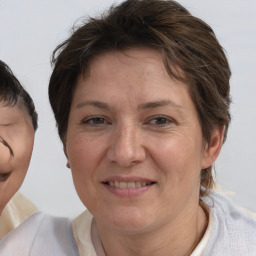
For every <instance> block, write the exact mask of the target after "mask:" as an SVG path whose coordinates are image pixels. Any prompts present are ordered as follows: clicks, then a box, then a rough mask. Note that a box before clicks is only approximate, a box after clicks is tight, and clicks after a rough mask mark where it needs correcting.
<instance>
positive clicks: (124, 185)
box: [107, 181, 151, 188]
mask: <svg viewBox="0 0 256 256" xmlns="http://www.w3.org/2000/svg"><path fill="white" fill-rule="evenodd" d="M107 184H108V185H109V186H110V187H115V188H140V187H145V186H147V185H150V184H151V182H145V181H142V182H140V181H135V182H133V181H131V182H124V181H121V182H119V181H109V182H107Z"/></svg>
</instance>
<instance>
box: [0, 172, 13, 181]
mask: <svg viewBox="0 0 256 256" xmlns="http://www.w3.org/2000/svg"><path fill="white" fill-rule="evenodd" d="M10 175H11V172H8V173H0V182H3V181H6V180H7V179H8V178H9V177H10Z"/></svg>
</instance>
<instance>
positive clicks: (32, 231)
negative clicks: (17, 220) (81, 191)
mask: <svg viewBox="0 0 256 256" xmlns="http://www.w3.org/2000/svg"><path fill="white" fill-rule="evenodd" d="M78 255H79V254H78V251H77V247H76V243H75V239H74V237H73V231H72V224H71V221H70V220H69V219H67V218H57V217H52V216H49V215H47V214H44V213H41V212H37V213H34V214H33V215H31V216H30V217H28V218H27V219H25V220H24V221H23V222H22V223H21V224H20V225H19V226H18V227H17V228H15V229H14V230H12V231H11V232H9V233H8V234H7V235H6V236H5V237H4V238H3V239H2V240H1V241H0V256H78Z"/></svg>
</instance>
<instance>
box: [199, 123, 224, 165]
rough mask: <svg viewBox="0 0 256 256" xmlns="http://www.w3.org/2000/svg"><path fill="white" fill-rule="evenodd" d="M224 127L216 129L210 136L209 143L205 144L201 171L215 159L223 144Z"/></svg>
mask: <svg viewBox="0 0 256 256" xmlns="http://www.w3.org/2000/svg"><path fill="white" fill-rule="evenodd" d="M224 130H225V127H224V126H220V127H218V128H216V129H215V130H214V131H213V133H212V136H211V141H210V142H209V143H206V145H205V148H204V155H203V160H202V164H201V169H206V168H208V167H209V166H211V165H212V164H213V163H214V162H215V160H216V159H217V157H218V155H219V153H220V150H221V148H222V144H223V136H224Z"/></svg>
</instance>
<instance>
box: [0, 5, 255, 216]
mask: <svg viewBox="0 0 256 256" xmlns="http://www.w3.org/2000/svg"><path fill="white" fill-rule="evenodd" d="M116 2H120V1H116ZM179 2H180V3H181V4H183V5H184V6H185V7H187V8H188V9H189V10H190V12H191V13H192V14H193V15H195V16H198V17H199V18H201V19H203V20H204V21H206V22H207V23H208V24H209V25H210V26H211V27H212V28H213V29H214V31H215V33H216V35H217V38H218V39H219V41H220V43H221V44H222V46H223V47H224V49H225V50H226V52H227V56H228V59H229V62H230V66H231V69H232V79H231V94H232V98H233V103H232V106H231V113H232V124H231V127H230V130H229V134H228V139H227V141H226V143H225V145H224V147H223V149H222V152H221V155H220V157H219V159H218V160H217V162H216V164H215V169H216V179H217V182H218V183H219V184H221V186H222V187H224V188H225V189H227V190H231V191H234V192H235V195H234V200H235V201H236V202H237V203H239V204H240V205H241V206H243V207H247V208H249V209H251V210H253V211H256V199H255V198H256V189H255V187H256V167H255V159H256V136H255V132H256V114H255V109H256V101H255V98H256V82H255V73H256V49H255V47H256V15H255V14H256V1H255V0H214V1H213V0H181V1H179ZM112 3H113V1H111V0H94V1H90V0H72V1H71V0H0V59H2V60H3V61H5V62H6V63H7V64H8V65H9V66H10V67H11V69H12V70H13V72H14V73H15V75H16V76H17V77H18V79H19V80H20V82H21V83H22V85H23V86H24V87H25V88H26V89H27V90H28V92H29V93H30V94H31V96H32V97H33V99H34V101H35V105H36V109H37V111H38V114H39V129H38V131H37V132H36V141H35V146H34V153H33V157H32V160H31V165H30V168H29V172H28V175H27V177H26V180H25V182H24V184H23V186H22V188H21V191H22V192H23V193H24V194H25V195H27V196H28V197H29V198H30V199H31V200H32V201H34V202H35V203H36V204H37V206H38V207H39V208H40V209H42V210H44V211H46V212H48V213H51V214H53V215H61V216H71V217H73V216H75V215H77V214H79V213H80V212H81V211H82V210H83V209H84V206H83V205H82V203H81V202H80V200H79V198H78V196H77V195H76V192H75V189H74V186H73V182H72V176H71V173H70V170H69V169H67V168H66V159H65V156H64V154H63V150H62V144H61V143H60V140H59V138H58V135H57V130H56V128H55V121H54V117H53V114H52V112H51V109H50V105H49V102H48V94H47V90H48V81H49V77H50V74H51V65H50V56H51V53H52V51H53V50H54V48H55V47H56V46H57V44H59V43H61V42H62V41H63V40H64V39H66V38H67V37H68V35H70V31H71V28H72V26H73V24H74V23H75V22H77V21H78V20H79V18H80V20H81V17H87V16H88V15H90V16H95V15H99V14H100V13H101V12H102V11H104V10H106V9H107V7H109V6H110V5H111V4H112Z"/></svg>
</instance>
